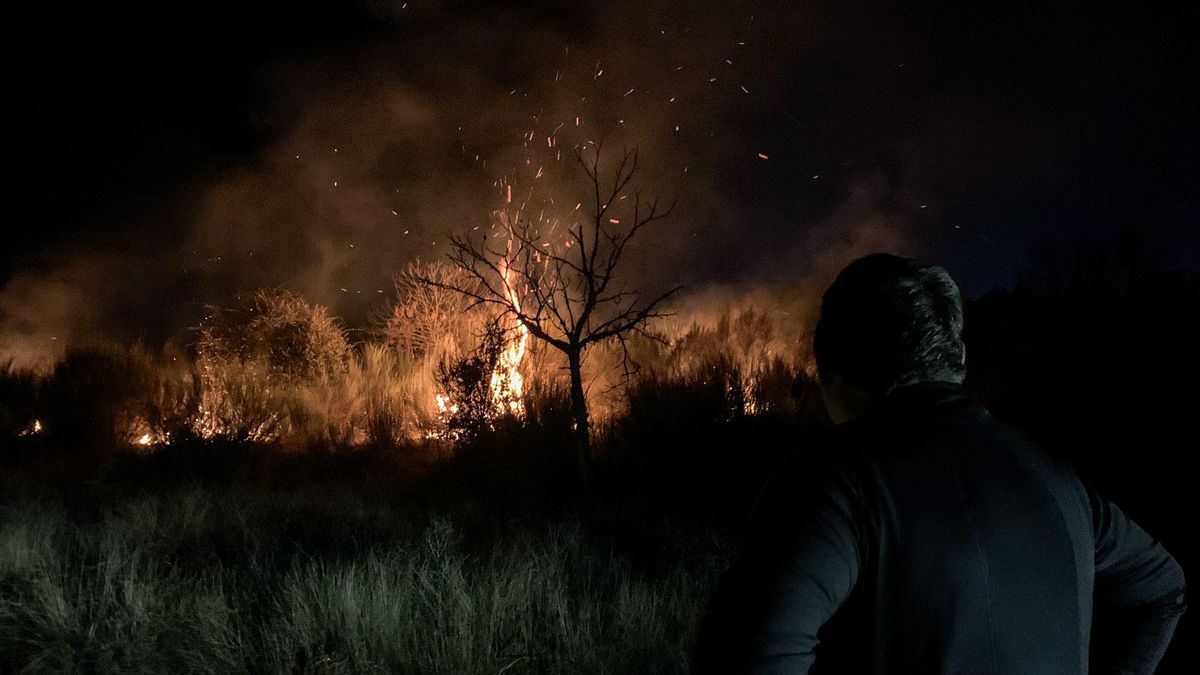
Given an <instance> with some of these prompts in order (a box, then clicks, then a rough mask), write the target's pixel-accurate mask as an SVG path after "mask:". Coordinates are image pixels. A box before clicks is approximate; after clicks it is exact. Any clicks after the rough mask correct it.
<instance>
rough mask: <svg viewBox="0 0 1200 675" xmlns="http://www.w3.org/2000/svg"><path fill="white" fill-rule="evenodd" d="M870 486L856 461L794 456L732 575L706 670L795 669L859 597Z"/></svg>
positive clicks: (711, 633)
mask: <svg viewBox="0 0 1200 675" xmlns="http://www.w3.org/2000/svg"><path fill="white" fill-rule="evenodd" d="M859 504H861V494H860V490H859V487H858V483H857V481H856V480H855V479H854V478H853V476H851V475H850V473H849V472H848V471H846V470H845V469H843V468H839V467H837V466H835V465H832V464H822V465H819V466H808V467H806V466H804V465H803V463H801V462H797V461H790V462H788V463H787V464H785V466H784V467H783V468H782V469H781V470H780V471H779V472H777V473H776V475H775V477H774V478H773V479H772V480H771V482H770V483H769V484H768V486H767V488H766V490H765V491H764V492H763V494H762V496H761V497H760V498H759V501H758V504H757V506H756V508H755V515H754V519H753V521H752V524H751V528H750V532H749V535H748V537H747V541H746V545H745V548H744V549H743V551H742V555H741V557H740V558H739V560H738V561H737V563H736V564H735V565H734V567H733V569H731V570H730V572H729V574H728V575H726V577H725V578H724V579H723V580H722V582H721V585H720V587H719V588H718V590H717V593H716V594H715V595H714V598H713V600H712V603H711V605H710V609H709V614H708V617H707V618H706V621H705V623H704V624H703V626H702V628H701V631H700V635H699V639H698V645H697V651H696V661H695V669H694V670H695V672H696V673H755V674H766V673H781V674H782V673H788V674H792V673H795V674H797V675H804V674H805V673H807V672H808V670H809V668H811V667H812V664H813V660H814V658H815V655H814V650H815V648H816V646H817V631H818V629H820V628H821V626H823V625H824V624H825V622H826V621H828V620H829V619H830V618H831V617H832V616H833V614H834V612H836V611H837V609H838V607H840V606H841V605H842V603H843V602H844V601H845V600H846V599H847V597H849V595H850V592H851V590H852V589H853V588H854V585H855V583H856V581H857V578H858V572H859V568H860V566H861V561H862V555H863V550H862V549H863V544H862V542H863V540H864V537H863V532H862V522H861V521H862V517H861V514H860V511H861V507H860V506H859Z"/></svg>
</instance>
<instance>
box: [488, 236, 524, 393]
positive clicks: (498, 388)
mask: <svg viewBox="0 0 1200 675" xmlns="http://www.w3.org/2000/svg"><path fill="white" fill-rule="evenodd" d="M511 249H512V242H511V241H510V242H509V250H511ZM509 264H510V263H509V261H508V258H507V256H506V257H504V258H501V259H500V261H499V262H498V263H497V265H496V267H497V269H499V271H500V279H501V281H503V282H504V293H505V294H506V295H507V296H508V301H509V302H510V303H512V306H513V308H514V309H515V310H516V311H517V313H520V311H521V298H520V296H519V295H518V294H517V291H516V289H515V288H514V287H513V283H512V271H511V269H510V268H509ZM510 323H511V324H513V325H511V326H510V327H511V328H515V329H516V331H517V338H516V339H515V340H512V341H511V342H510V343H509V345H508V347H507V348H505V350H504V351H503V352H501V354H500V359H499V362H498V363H497V364H496V368H495V370H493V371H492V380H491V390H492V402H493V403H494V405H495V408H496V412H497V413H498V414H502V415H503V414H512V415H516V416H518V417H519V416H521V415H524V414H525V400H524V391H525V380H524V378H522V377H521V371H520V369H519V368H518V367H519V366H520V365H521V360H522V359H524V358H525V350H526V347H527V346H528V342H529V328H528V327H527V326H526V325H525V323H524V322H523V321H521V319H520V318H519V317H518V316H514V317H512V318H511V321H510Z"/></svg>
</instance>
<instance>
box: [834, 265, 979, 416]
mask: <svg viewBox="0 0 1200 675" xmlns="http://www.w3.org/2000/svg"><path fill="white" fill-rule="evenodd" d="M962 330H963V309H962V294H961V292H960V291H959V289H958V285H957V284H955V283H954V279H952V278H950V274H949V273H947V272H946V270H944V269H942V268H941V267H936V266H934V265H924V264H921V263H919V262H917V261H916V260H911V259H909V258H901V257H899V256H894V255H888V254H885V253H875V254H872V255H868V256H866V257H863V258H859V259H858V260H855V261H854V262H852V263H850V264H849V265H848V266H846V269H844V270H842V271H841V273H840V274H838V276H837V279H835V280H834V282H833V284H832V285H831V286H830V287H829V289H828V290H827V291H825V296H824V297H823V298H822V300H821V318H820V320H818V321H817V328H816V332H815V335H814V336H813V351H814V352H815V354H816V357H817V372H818V374H819V375H820V378H821V381H822V382H829V381H830V378H832V377H833V376H834V375H840V376H841V377H842V378H843V379H844V380H845V382H846V383H847V384H850V385H851V386H854V387H856V388H858V389H861V390H863V391H865V392H867V393H869V394H873V395H883V394H886V393H888V392H889V391H891V390H892V389H893V388H895V387H899V386H903V385H908V384H916V383H919V382H956V383H961V382H962V381H963V378H964V376H965V375H966V368H965V367H964V365H963V355H964V353H965V347H964V346H963V341H962Z"/></svg>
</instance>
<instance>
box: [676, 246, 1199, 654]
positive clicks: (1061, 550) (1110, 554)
mask: <svg viewBox="0 0 1200 675" xmlns="http://www.w3.org/2000/svg"><path fill="white" fill-rule="evenodd" d="M962 329H963V312H962V300H961V296H960V293H959V290H958V288H957V286H956V285H955V283H954V281H953V280H952V279H951V278H950V276H949V275H948V274H947V273H946V272H945V270H943V269H941V268H938V267H933V266H928V265H922V264H920V263H918V262H916V261H913V260H909V259H906V258H899V257H896V256H891V255H883V254H876V255H871V256H867V257H865V258H862V259H860V260H857V261H855V262H854V263H852V264H851V265H850V266H849V267H847V268H846V269H845V270H843V271H842V273H841V274H840V275H838V277H837V279H836V280H835V281H834V283H833V285H832V286H830V288H829V290H828V291H826V293H825V297H824V299H823V301H822V305H821V316H820V320H819V322H818V324H817V328H816V333H815V339H814V351H815V353H816V359H817V369H818V373H819V376H820V380H821V385H822V390H823V394H824V397H825V402H826V406H827V408H828V410H829V414H830V417H831V418H832V419H833V421H834V422H835V424H836V426H835V427H834V428H833V429H832V431H831V432H830V433H829V434H828V437H827V438H825V439H824V440H823V441H822V442H821V443H820V444H818V445H819V447H818V448H817V449H816V450H815V451H810V452H805V453H804V454H803V456H801V455H795V456H793V457H792V458H790V459H789V460H787V461H786V462H785V463H784V464H783V466H782V467H781V468H780V469H779V470H778V471H777V472H776V474H775V475H774V477H773V478H772V479H771V481H770V482H769V483H768V486H767V488H766V489H765V490H764V492H763V494H762V495H761V496H760V498H759V501H758V504H757V505H756V507H755V516H754V518H753V521H752V525H751V529H750V532H749V535H748V539H747V543H746V545H745V549H744V550H743V552H742V555H741V557H740V559H739V561H738V562H737V563H736V564H735V565H734V568H733V569H732V570H731V571H730V573H729V575H728V576H727V577H726V579H724V580H723V582H722V584H721V587H720V588H719V589H718V592H717V594H716V596H715V597H714V599H713V601H712V605H711V607H710V613H709V617H708V618H707V620H706V621H705V624H704V626H703V627H702V629H701V634H700V636H699V639H698V650H697V657H696V670H697V672H701V673H800V674H803V673H808V672H810V668H813V666H814V662H815V665H816V668H815V669H814V670H813V671H812V672H818V671H819V672H833V673H877V674H883V673H888V674H891V673H897V674H899V673H903V674H929V673H938V674H941V673H947V674H949V673H962V674H970V675H985V674H991V675H1000V674H1010V673H1012V674H1017V673H1019V674H1022V675H1033V674H1042V673H1044V674H1046V675H1073V674H1084V673H1088V672H1089V667H1090V668H1091V669H1092V670H1091V671H1090V672H1104V673H1121V674H1134V673H1152V672H1153V671H1154V668H1155V666H1156V665H1157V663H1158V661H1159V659H1160V658H1161V657H1162V655H1163V652H1164V650H1165V649H1166V647H1167V643H1168V642H1169V641H1170V639H1171V635H1172V633H1173V632H1174V630H1175V624H1176V623H1177V621H1178V619H1179V616H1180V614H1182V613H1183V610H1184V579H1183V572H1182V570H1181V569H1180V567H1179V565H1178V564H1177V563H1176V562H1175V560H1174V559H1173V558H1172V557H1171V556H1170V554H1168V553H1167V552H1166V551H1165V550H1164V549H1163V548H1162V546H1161V545H1159V544H1158V543H1157V542H1156V541H1155V540H1153V539H1151V538H1150V537H1149V536H1148V535H1147V534H1146V533H1145V532H1144V531H1143V530H1142V529H1141V528H1139V527H1138V526H1137V525H1136V524H1135V523H1134V522H1133V521H1132V520H1130V519H1129V518H1128V516H1126V515H1125V514H1124V513H1122V512H1121V510H1120V509H1118V508H1117V507H1116V506H1115V505H1113V504H1112V503H1110V502H1108V501H1106V500H1105V499H1103V498H1102V497H1100V496H1099V495H1097V494H1096V493H1095V491H1094V490H1092V489H1091V488H1090V487H1089V486H1087V485H1086V484H1084V483H1083V482H1081V481H1080V479H1079V478H1078V477H1077V476H1076V474H1075V473H1074V472H1073V471H1072V470H1071V469H1070V468H1068V467H1067V466H1065V465H1063V464H1060V463H1058V462H1056V461H1054V460H1053V459H1051V458H1049V457H1048V456H1047V455H1045V454H1044V453H1043V452H1041V451H1040V450H1039V449H1038V448H1036V447H1034V446H1033V445H1032V444H1031V443H1030V442H1028V441H1027V440H1025V439H1023V438H1022V437H1021V436H1020V435H1018V434H1017V433H1015V432H1014V431H1012V430H1011V429H1009V428H1006V427H1005V426H1004V425H1002V424H1000V423H998V422H997V421H996V420H994V419H993V418H992V417H991V416H990V415H989V414H988V412H987V411H986V410H985V409H984V408H982V407H981V406H979V405H977V404H976V403H973V402H971V401H970V400H969V399H968V398H967V397H966V396H965V394H964V393H963V391H962V382H963V377H964V375H965V367H964V363H965V350H964V347H963V341H962ZM818 457H819V459H818ZM1093 611H1095V613H1096V614H1097V615H1098V616H1100V615H1104V616H1111V617H1113V618H1114V620H1119V622H1120V623H1119V627H1118V628H1119V630H1117V631H1115V632H1114V633H1113V635H1114V636H1116V639H1113V640H1106V641H1104V642H1105V643H1104V644H1096V645H1090V644H1089V642H1090V634H1091V628H1092V617H1093ZM818 630H821V635H822V644H821V646H820V649H818ZM1089 647H1094V648H1095V650H1096V651H1095V653H1094V654H1092V655H1090V654H1089ZM1089 659H1090V660H1091V663H1090V664H1089Z"/></svg>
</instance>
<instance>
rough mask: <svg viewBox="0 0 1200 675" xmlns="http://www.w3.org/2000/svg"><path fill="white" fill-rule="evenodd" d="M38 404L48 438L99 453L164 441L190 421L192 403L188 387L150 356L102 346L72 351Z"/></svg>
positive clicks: (127, 349)
mask: <svg viewBox="0 0 1200 675" xmlns="http://www.w3.org/2000/svg"><path fill="white" fill-rule="evenodd" d="M176 374H177V373H176ZM38 404H39V408H41V409H42V410H43V425H44V428H45V429H46V432H47V433H48V434H50V435H52V436H53V437H54V438H56V439H59V440H60V441H62V442H63V443H64V444H65V445H67V446H69V447H72V448H78V449H97V448H102V447H109V446H112V445H115V444H129V443H134V444H141V445H151V444H153V443H155V442H159V441H161V440H162V439H165V438H166V437H168V436H169V435H170V433H171V432H172V430H174V429H176V428H178V427H179V426H180V425H182V424H183V420H185V419H186V418H187V414H188V413H187V409H188V407H189V405H190V401H189V395H188V390H187V386H186V382H185V381H184V380H182V379H176V378H173V377H172V373H171V371H169V370H167V369H165V368H164V367H163V364H161V363H159V362H158V360H157V359H156V358H155V357H154V356H153V355H152V354H150V353H149V352H147V351H146V350H144V349H141V348H138V347H134V348H124V347H120V346H117V345H102V346H95V347H86V348H80V347H77V348H71V349H68V350H67V353H66V355H65V356H64V358H63V360H62V361H60V362H59V363H58V364H57V365H55V367H54V370H53V371H52V372H51V373H50V376H49V377H48V378H47V380H46V382H45V384H44V386H43V387H42V392H41V396H39V401H38Z"/></svg>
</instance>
